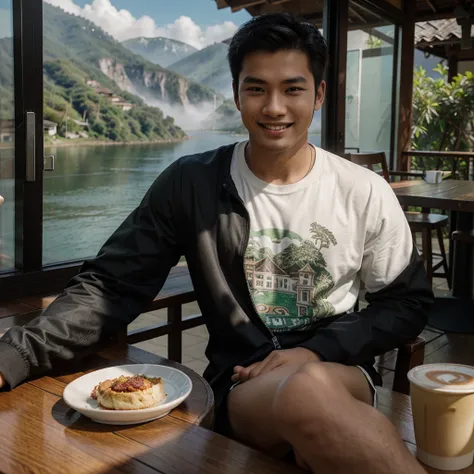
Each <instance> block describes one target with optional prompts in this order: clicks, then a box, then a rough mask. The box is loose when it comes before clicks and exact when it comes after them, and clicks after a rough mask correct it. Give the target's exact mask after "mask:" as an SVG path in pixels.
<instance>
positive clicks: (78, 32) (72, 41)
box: [43, 3, 221, 113]
mask: <svg viewBox="0 0 474 474" xmlns="http://www.w3.org/2000/svg"><path fill="white" fill-rule="evenodd" d="M43 8H44V28H43V29H44V55H45V61H48V60H57V59H60V60H68V61H71V63H73V64H74V65H76V66H78V67H79V68H80V69H81V70H82V71H83V72H85V73H86V74H87V75H88V77H89V78H90V79H94V80H97V81H98V82H100V83H101V85H102V86H104V87H108V88H112V87H115V88H116V87H118V88H119V89H121V90H122V91H127V92H130V93H132V94H134V95H138V96H140V97H142V98H143V99H144V100H146V101H147V102H148V103H149V104H151V105H158V104H161V105H166V104H168V105H172V106H175V107H176V106H177V109H176V113H179V112H180V111H181V113H182V112H184V111H185V110H186V108H187V107H190V106H193V105H194V106H199V107H201V105H202V103H203V102H206V103H214V101H216V99H217V100H218V103H220V101H221V98H220V95H219V94H217V93H216V92H214V91H213V90H211V89H209V88H207V87H205V86H202V85H201V84H198V83H197V82H194V81H191V80H189V79H187V78H185V77H183V76H180V75H179V74H176V73H175V72H172V71H170V70H168V69H165V68H163V67H161V66H159V65H157V64H153V63H151V62H150V61H147V60H146V59H144V58H142V57H141V56H139V55H137V54H135V53H133V52H132V51H130V50H129V49H127V48H126V47H125V46H123V44H121V43H120V42H118V41H116V40H115V39H114V38H113V37H112V36H110V35H108V34H107V33H106V32H105V31H104V30H102V29H101V28H99V27H98V26H97V25H95V24H94V23H92V22H90V21H88V20H85V19H83V18H80V17H77V16H74V15H70V14H67V13H65V12H64V11H63V10H61V9H60V8H56V7H53V6H51V5H49V4H47V3H45V4H44V5H43Z"/></svg>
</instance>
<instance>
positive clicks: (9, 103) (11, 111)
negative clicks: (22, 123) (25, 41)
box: [0, 0, 15, 271]
mask: <svg viewBox="0 0 474 474" xmlns="http://www.w3.org/2000/svg"><path fill="white" fill-rule="evenodd" d="M2 5H3V8H2V7H0V17H1V20H2V21H0V64H1V67H0V196H1V197H0V201H3V204H2V203H1V202H0V271H5V270H10V269H13V268H14V266H15V255H14V248H15V245H14V244H15V102H14V92H15V85H14V75H13V71H14V69H13V64H14V60H13V17H12V10H13V8H12V2H11V0H8V1H6V2H3V4H2Z"/></svg>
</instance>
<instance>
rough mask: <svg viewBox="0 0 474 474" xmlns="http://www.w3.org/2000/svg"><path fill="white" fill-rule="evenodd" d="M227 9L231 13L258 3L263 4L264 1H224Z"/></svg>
mask: <svg viewBox="0 0 474 474" xmlns="http://www.w3.org/2000/svg"><path fill="white" fill-rule="evenodd" d="M226 2H227V7H231V8H232V11H234V10H235V11H237V10H240V9H241V8H247V7H252V6H254V5H258V4H259V3H265V0H226Z"/></svg>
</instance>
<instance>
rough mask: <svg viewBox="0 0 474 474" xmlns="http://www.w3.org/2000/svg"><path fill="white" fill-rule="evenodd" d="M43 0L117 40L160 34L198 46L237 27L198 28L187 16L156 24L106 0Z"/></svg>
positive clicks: (222, 38) (220, 39) (225, 37)
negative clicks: (79, 0) (82, 0)
mask: <svg viewBox="0 0 474 474" xmlns="http://www.w3.org/2000/svg"><path fill="white" fill-rule="evenodd" d="M45 1H46V2H47V3H49V4H51V5H54V6H56V7H60V8H62V9H63V10H64V11H66V12H68V13H72V14H74V15H78V16H81V17H83V18H86V19H88V20H90V21H92V22H93V23H95V24H96V25H97V26H100V27H101V28H102V29H103V30H105V31H106V32H107V33H109V34H110V35H112V36H113V37H114V38H115V39H117V40H119V41H125V40H127V39H130V38H137V37H139V36H144V37H147V38H154V37H157V36H163V37H165V38H171V39H175V40H179V41H183V42H184V43H188V44H190V45H191V46H194V47H195V48H198V49H202V48H204V47H206V46H208V45H210V44H213V43H215V42H219V41H222V40H225V39H227V38H229V37H230V36H232V35H233V33H234V32H235V31H236V30H237V25H236V24H235V23H233V22H232V21H225V22H223V23H220V24H217V25H211V26H206V27H205V28H202V27H201V26H200V25H198V24H196V23H195V22H194V21H193V20H192V18H189V17H188V16H180V17H179V18H177V19H176V20H175V21H174V23H170V24H168V25H164V26H158V25H157V24H156V23H155V20H154V19H153V18H151V17H150V16H147V15H144V16H142V17H140V18H135V17H134V16H133V15H132V14H131V13H130V12H129V11H128V10H124V9H122V10H118V9H117V8H116V7H114V6H113V5H112V3H111V1H110V0H93V1H92V3H90V4H86V5H85V6H84V8H81V7H80V6H79V5H76V4H75V3H74V2H73V0H45Z"/></svg>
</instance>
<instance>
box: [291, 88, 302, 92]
mask: <svg viewBox="0 0 474 474" xmlns="http://www.w3.org/2000/svg"><path fill="white" fill-rule="evenodd" d="M301 91H304V89H302V88H301V87H290V88H289V89H287V92H301Z"/></svg>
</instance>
